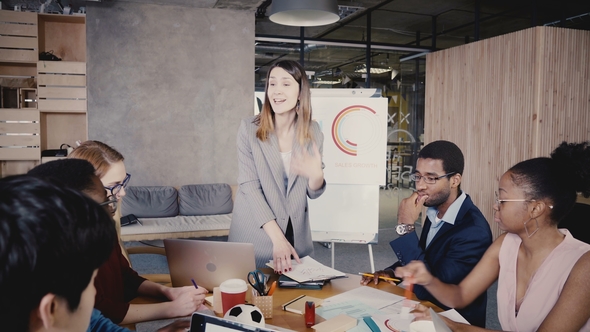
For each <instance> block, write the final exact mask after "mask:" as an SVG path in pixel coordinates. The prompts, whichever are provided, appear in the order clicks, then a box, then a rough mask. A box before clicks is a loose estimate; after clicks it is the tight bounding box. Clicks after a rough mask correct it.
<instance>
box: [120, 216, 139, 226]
mask: <svg viewBox="0 0 590 332" xmlns="http://www.w3.org/2000/svg"><path fill="white" fill-rule="evenodd" d="M135 223H138V224H140V225H141V221H139V219H137V217H136V216H135V215H134V214H128V215H126V216H124V217H121V226H127V225H131V224H135Z"/></svg>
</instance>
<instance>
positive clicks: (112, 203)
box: [98, 196, 117, 213]
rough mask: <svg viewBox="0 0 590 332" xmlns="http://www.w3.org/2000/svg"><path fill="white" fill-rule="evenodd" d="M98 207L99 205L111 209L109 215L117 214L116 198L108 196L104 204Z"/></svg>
mask: <svg viewBox="0 0 590 332" xmlns="http://www.w3.org/2000/svg"><path fill="white" fill-rule="evenodd" d="M98 205H100V206H107V205H108V207H109V209H111V213H115V212H117V197H115V196H109V197H107V201H106V202H102V203H100V204H98Z"/></svg>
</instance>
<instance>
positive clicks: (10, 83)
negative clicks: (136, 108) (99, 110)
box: [0, 10, 88, 177]
mask: <svg viewBox="0 0 590 332" xmlns="http://www.w3.org/2000/svg"><path fill="white" fill-rule="evenodd" d="M41 52H52V53H53V54H54V55H55V56H57V57H58V58H60V59H61V61H47V60H45V61H39V53H41ZM0 86H3V87H10V88H11V89H17V95H16V98H17V104H16V106H14V105H15V104H14V103H13V102H12V101H11V103H10V106H11V107H16V108H10V109H7V108H1V106H2V104H1V103H0V166H1V167H0V177H3V176H8V175H12V174H19V173H24V172H26V171H28V170H29V169H30V168H32V167H34V166H35V165H37V164H38V163H39V162H40V161H41V151H42V150H46V149H57V148H59V147H60V145H61V144H63V143H66V144H69V145H72V146H74V144H75V142H76V141H77V140H86V139H87V137H88V129H87V127H88V125H87V116H86V110H87V90H86V17H85V16H83V15H75V16H72V15H56V14H37V13H29V12H12V11H5V10H0ZM6 91H7V92H10V90H6ZM11 93H12V92H11ZM11 98H12V97H11Z"/></svg>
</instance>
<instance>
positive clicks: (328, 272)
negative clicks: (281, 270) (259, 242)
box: [266, 256, 346, 282]
mask: <svg viewBox="0 0 590 332" xmlns="http://www.w3.org/2000/svg"><path fill="white" fill-rule="evenodd" d="M266 265H267V266H269V267H271V268H273V269H274V263H273V261H272V260H271V261H269V262H268V263H266ZM291 266H292V267H293V270H292V271H289V272H285V275H286V276H287V277H289V278H291V279H293V280H296V281H298V282H306V281H314V280H326V279H334V278H340V277H345V276H346V274H345V273H344V272H340V271H338V270H335V269H333V268H331V267H327V266H325V265H324V264H322V263H320V262H318V261H316V260H315V259H313V258H311V257H309V256H305V257H303V258H301V264H299V263H297V262H296V261H295V260H292V261H291Z"/></svg>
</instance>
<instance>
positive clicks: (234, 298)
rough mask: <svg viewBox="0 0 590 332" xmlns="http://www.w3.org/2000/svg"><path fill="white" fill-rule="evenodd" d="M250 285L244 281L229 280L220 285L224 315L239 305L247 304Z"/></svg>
mask: <svg viewBox="0 0 590 332" xmlns="http://www.w3.org/2000/svg"><path fill="white" fill-rule="evenodd" d="M247 290H248V285H246V282H245V281H244V280H242V279H228V280H226V281H224V282H222V283H221V285H219V291H220V292H221V305H222V307H223V314H224V315H225V313H226V312H227V311H228V310H229V309H231V308H232V307H233V306H235V305H238V304H244V303H246V291H247Z"/></svg>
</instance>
